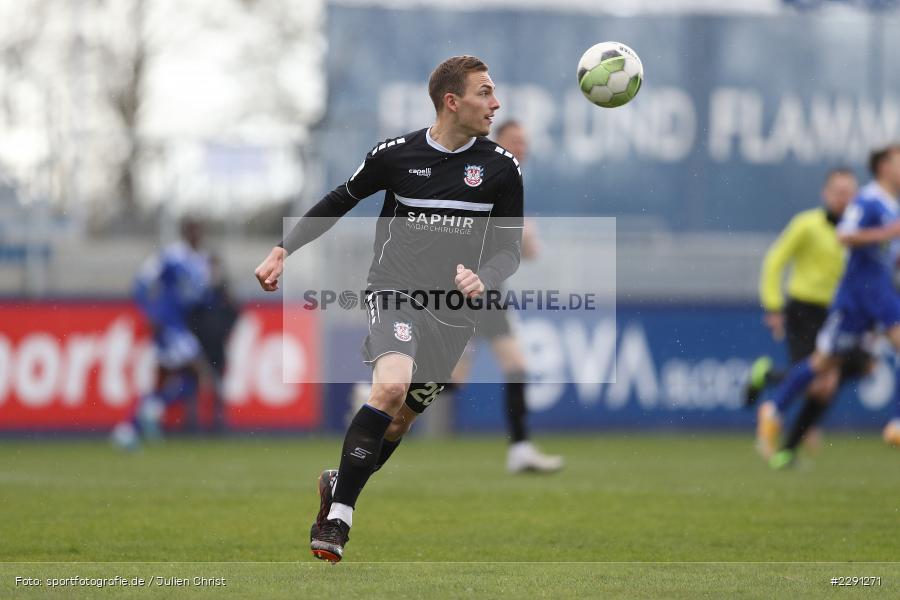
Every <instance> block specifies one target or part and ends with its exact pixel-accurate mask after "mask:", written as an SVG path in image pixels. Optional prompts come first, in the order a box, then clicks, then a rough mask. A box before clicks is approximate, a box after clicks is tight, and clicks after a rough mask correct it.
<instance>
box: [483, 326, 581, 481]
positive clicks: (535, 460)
mask: <svg viewBox="0 0 900 600" xmlns="http://www.w3.org/2000/svg"><path fill="white" fill-rule="evenodd" d="M498 318H503V319H504V320H505V318H506V316H505V315H504V314H503V313H500V316H499V317H498ZM491 349H492V350H493V352H494V355H495V356H496V357H497V361H498V362H499V363H500V368H501V370H502V371H503V375H504V378H505V379H506V381H505V385H504V388H503V401H504V409H505V413H506V423H507V427H508V430H509V440H510V446H509V450H508V451H507V456H506V469H507V470H508V471H509V472H510V473H524V472H528V471H532V472H540V473H552V472H555V471H559V470H560V469H562V468H563V465H564V464H565V462H564V461H563V458H562V457H561V456H552V455H548V454H544V453H542V452H541V451H540V450H538V448H537V447H536V446H535V445H534V444H533V443H532V442H531V439H530V435H529V431H528V422H527V420H528V407H527V405H526V403H525V385H526V382H527V379H528V375H527V373H526V364H525V357H524V356H523V354H522V351H521V349H520V348H519V343H518V340H517V339H516V338H515V337H514V336H513V335H512V333H511V332H509V330H507V332H504V333H502V334H501V335H497V336H495V337H493V338H492V339H491Z"/></svg>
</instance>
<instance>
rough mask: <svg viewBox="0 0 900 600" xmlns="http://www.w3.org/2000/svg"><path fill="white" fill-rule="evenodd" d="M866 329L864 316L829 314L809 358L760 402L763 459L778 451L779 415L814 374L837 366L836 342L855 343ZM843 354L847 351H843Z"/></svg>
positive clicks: (758, 442) (759, 443) (758, 434)
mask: <svg viewBox="0 0 900 600" xmlns="http://www.w3.org/2000/svg"><path fill="white" fill-rule="evenodd" d="M868 326H869V323H868V322H867V320H866V318H865V317H861V316H856V315H853V316H851V318H847V317H846V316H845V315H844V313H843V312H841V311H837V310H835V311H833V312H831V313H830V314H829V315H828V318H827V319H826V321H825V324H824V325H823V326H822V329H821V331H819V334H818V336H817V337H816V350H815V352H813V353H812V354H811V355H810V356H809V358H807V359H805V360H801V361H800V362H798V363H797V364H795V365H794V366H793V367H792V368H791V370H790V371H789V372H788V374H787V376H786V377H785V378H784V381H782V382H781V384H780V385H779V386H778V387H777V388H776V389H775V391H774V393H773V394H772V397H771V400H768V401H766V402H763V403H762V404H761V405H760V407H759V410H758V411H757V427H756V446H757V450H758V451H759V452H760V454H761V455H762V456H763V458H765V459H766V460H768V459H770V458H771V457H772V455H773V454H774V453H775V452H776V451H777V450H778V445H779V442H780V439H779V438H780V437H781V421H782V415H783V414H784V412H785V411H786V410H787V408H788V407H789V406H790V404H791V402H793V400H794V398H796V397H797V396H798V395H799V394H801V393H802V392H803V391H805V390H806V389H807V387H808V386H809V385H810V384H811V383H812V381H813V379H814V378H815V377H816V375H818V374H820V373H824V372H825V371H828V370H831V369H834V368H835V367H838V366H839V365H840V362H841V358H840V356H839V355H838V354H837V352H838V351H840V350H841V348H838V341H839V340H840V341H842V343H844V344H847V343H851V342H853V343H855V342H854V340H856V339H858V338H859V336H860V335H861V334H862V332H863V331H865V330H866V329H867V328H868ZM844 350H845V351H846V350H847V348H844Z"/></svg>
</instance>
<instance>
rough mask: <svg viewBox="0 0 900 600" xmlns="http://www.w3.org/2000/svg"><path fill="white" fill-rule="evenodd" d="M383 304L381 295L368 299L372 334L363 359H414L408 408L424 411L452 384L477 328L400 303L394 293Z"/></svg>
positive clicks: (408, 393)
mask: <svg viewBox="0 0 900 600" xmlns="http://www.w3.org/2000/svg"><path fill="white" fill-rule="evenodd" d="M389 294H390V300H389V301H388V302H386V303H383V302H382V301H381V300H380V297H379V296H378V292H374V293H371V294H369V295H367V296H366V308H367V312H368V317H369V335H368V336H367V337H366V340H365V342H363V348H362V351H363V359H364V360H365V362H366V364H369V365H371V364H374V363H375V361H376V360H378V358H379V357H381V356H384V355H385V354H391V353H398V354H404V355H406V356H409V357H410V358H412V359H413V376H412V382H411V383H410V386H409V391H408V392H407V394H406V405H407V406H408V407H409V408H410V409H411V410H413V411H415V412H417V413H421V412H423V411H424V410H425V409H426V408H427V407H428V406H429V405H430V404H431V403H432V402H434V400H435V399H436V398H437V396H438V394H440V392H441V390H443V389H444V385H445V384H446V382H448V381H450V374H451V373H452V372H453V369H454V368H455V367H456V363H458V362H459V358H460V356H462V353H463V350H465V349H466V345H467V344H468V343H469V340H470V339H471V338H472V335H473V333H474V329H475V328H474V326H472V325H455V324H452V323H448V322H446V321H443V320H441V319H440V318H439V317H438V316H435V315H434V313H432V312H430V311H428V310H425V309H421V308H416V306H417V305H416V304H415V303H414V302H404V303H401V304H397V303H396V302H394V298H393V293H389Z"/></svg>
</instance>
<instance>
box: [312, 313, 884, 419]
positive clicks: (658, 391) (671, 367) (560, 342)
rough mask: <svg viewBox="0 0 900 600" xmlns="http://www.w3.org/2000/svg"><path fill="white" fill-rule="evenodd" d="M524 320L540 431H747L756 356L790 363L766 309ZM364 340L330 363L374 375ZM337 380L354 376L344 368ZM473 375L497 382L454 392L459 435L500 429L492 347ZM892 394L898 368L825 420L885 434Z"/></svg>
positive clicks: (356, 339) (859, 386)
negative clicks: (745, 393)
mask: <svg viewBox="0 0 900 600" xmlns="http://www.w3.org/2000/svg"><path fill="white" fill-rule="evenodd" d="M525 312H526V313H527V312H529V311H525ZM522 317H523V318H522V319H521V322H520V323H519V326H518V334H519V337H520V339H521V341H522V345H523V348H524V350H525V354H526V357H527V358H528V359H529V364H530V367H531V377H532V379H531V383H530V385H529V386H528V388H527V390H528V391H527V396H528V403H529V408H530V411H531V417H530V420H531V423H532V424H533V426H534V427H535V428H536V429H538V430H540V429H548V430H571V429H583V430H584V429H603V428H624V429H676V430H677V429H681V430H692V429H733V428H746V429H747V430H750V429H751V428H752V425H753V422H754V413H753V412H752V411H749V410H747V409H744V408H743V407H742V388H743V383H744V381H745V379H746V376H747V373H748V370H749V366H750V363H751V361H752V360H753V359H754V358H755V357H757V356H759V355H761V354H770V355H772V356H773V358H775V360H776V362H780V363H781V364H785V361H786V355H785V351H784V348H783V347H782V346H781V345H780V344H776V343H775V342H774V341H772V339H771V337H770V336H769V333H768V331H767V330H766V329H765V328H764V327H763V325H762V323H761V320H760V317H761V314H760V311H759V309H758V308H757V307H755V306H750V305H735V306H715V305H671V306H667V305H654V306H649V305H640V304H624V305H623V304H619V306H618V307H617V315H616V317H615V319H612V318H611V317H601V318H598V319H594V320H587V319H584V318H578V319H571V318H568V317H567V315H565V313H554V312H547V311H544V312H542V313H540V314H534V315H528V314H523V315H522ZM365 335H366V329H365V327H364V326H360V327H359V328H358V329H355V328H349V329H348V328H343V329H341V330H338V331H336V332H334V334H332V335H330V336H329V346H330V350H329V355H330V356H332V357H333V360H330V361H329V364H333V365H335V367H333V368H339V369H342V370H345V369H347V368H350V367H349V366H348V365H350V364H351V363H352V364H354V365H356V368H358V369H359V370H358V374H359V376H360V379H365V378H366V377H367V375H368V371H367V370H366V369H364V368H362V366H361V362H360V361H361V358H360V354H359V348H360V344H361V342H362V340H363V338H364V337H365ZM348 357H350V359H348ZM329 380H330V381H347V378H346V374H345V373H344V372H341V373H340V374H339V375H338V374H334V378H333V379H329ZM471 380H472V381H474V382H490V383H474V384H470V385H469V386H466V387H463V388H462V389H461V390H460V391H459V392H458V393H457V394H456V398H455V403H456V406H455V428H456V429H457V430H458V431H501V430H503V428H504V421H503V418H502V406H503V402H502V387H501V384H500V383H498V382H501V381H503V378H502V375H501V374H500V372H499V371H498V368H497V365H496V363H495V361H494V359H493V357H492V356H491V353H490V350H489V348H488V347H487V344H486V343H485V342H484V341H483V340H479V341H478V348H477V350H476V353H475V358H474V361H473V368H472V373H471ZM566 382H570V383H566ZM572 382H574V383H572ZM604 382H607V383H604ZM333 387H334V390H335V393H336V395H335V396H333V397H330V398H329V400H328V401H327V404H328V406H329V408H328V411H327V414H328V415H331V416H330V417H329V416H326V420H327V422H328V425H329V427H332V428H335V429H339V430H341V429H342V428H343V427H344V426H345V421H344V419H345V418H346V413H347V410H348V407H347V404H346V400H345V398H346V395H347V388H348V386H346V385H343V386H341V385H335V386H333ZM338 388H340V389H338ZM893 389H894V377H893V371H892V368H891V367H890V366H889V365H888V364H887V363H885V362H881V363H880V364H879V365H878V367H877V368H876V370H875V372H874V374H873V375H872V376H870V377H869V378H867V379H864V380H860V381H858V382H851V383H848V384H847V385H845V386H844V388H843V389H842V390H841V393H840V394H839V396H838V397H837V399H836V400H835V404H834V406H833V408H832V410H831V411H830V412H829V415H828V420H827V423H828V424H829V425H830V426H832V427H839V428H854V429H872V428H877V427H881V426H882V425H883V424H884V423H885V422H886V420H887V419H888V418H889V416H890V412H891V398H892V393H893ZM798 404H799V403H798Z"/></svg>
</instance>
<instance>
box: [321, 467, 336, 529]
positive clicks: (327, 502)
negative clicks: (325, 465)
mask: <svg viewBox="0 0 900 600" xmlns="http://www.w3.org/2000/svg"><path fill="white" fill-rule="evenodd" d="M337 475H338V472H337V469H325V470H324V471H322V474H321V475H319V514H317V515H316V525H321V524H322V523H324V522H325V521H326V520H327V519H328V512H329V511H330V510H331V503H332V501H333V496H332V494H334V484H335V481H337Z"/></svg>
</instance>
